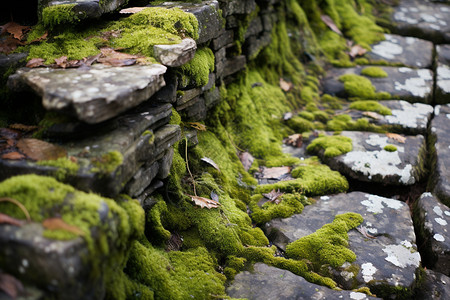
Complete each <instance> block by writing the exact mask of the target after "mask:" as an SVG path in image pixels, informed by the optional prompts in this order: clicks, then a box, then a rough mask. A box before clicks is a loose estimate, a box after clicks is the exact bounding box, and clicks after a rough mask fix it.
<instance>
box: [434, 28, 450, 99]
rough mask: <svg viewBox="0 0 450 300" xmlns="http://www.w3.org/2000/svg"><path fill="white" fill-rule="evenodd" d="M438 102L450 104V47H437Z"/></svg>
mask: <svg viewBox="0 0 450 300" xmlns="http://www.w3.org/2000/svg"><path fill="white" fill-rule="evenodd" d="M449 22H450V21H449ZM436 56H437V67H436V102H437V103H449V102H450V45H438V46H436Z"/></svg>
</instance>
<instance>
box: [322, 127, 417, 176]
mask: <svg viewBox="0 0 450 300" xmlns="http://www.w3.org/2000/svg"><path fill="white" fill-rule="evenodd" d="M341 135H343V136H347V137H349V138H351V139H352V143H353V150H352V151H350V152H348V153H345V154H343V155H339V156H336V157H329V158H327V157H324V156H323V152H320V153H319V156H321V157H322V159H323V160H324V161H325V162H326V164H328V165H329V166H330V167H331V168H332V169H334V170H337V171H339V172H341V173H342V174H344V175H346V176H349V177H352V178H354V179H357V180H359V181H364V182H378V183H382V184H386V185H413V184H414V183H416V182H418V181H419V180H420V179H421V177H422V176H423V175H424V174H423V172H424V163H425V161H424V160H425V157H423V156H424V155H425V146H426V145H425V139H424V137H423V136H422V135H416V136H406V137H405V142H404V143H402V142H399V141H398V140H396V139H394V138H390V137H388V136H387V135H385V134H378V133H370V132H353V131H343V132H342V133H341ZM387 145H393V146H395V147H396V149H397V150H396V151H394V152H390V151H387V150H385V149H384V148H385V146H387Z"/></svg>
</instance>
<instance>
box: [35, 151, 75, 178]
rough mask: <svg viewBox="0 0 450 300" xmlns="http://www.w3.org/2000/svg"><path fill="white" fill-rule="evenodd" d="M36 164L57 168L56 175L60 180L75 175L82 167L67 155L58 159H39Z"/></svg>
mask: <svg viewBox="0 0 450 300" xmlns="http://www.w3.org/2000/svg"><path fill="white" fill-rule="evenodd" d="M36 164H37V165H40V166H49V167H55V168H57V170H56V171H55V177H56V178H57V179H58V180H60V181H63V180H64V179H65V178H66V177H67V175H75V174H76V173H77V172H78V169H79V168H80V166H79V165H78V164H77V163H76V162H73V161H72V160H70V159H69V158H66V157H62V158H58V159H56V160H42V161H38V162H37V163H36Z"/></svg>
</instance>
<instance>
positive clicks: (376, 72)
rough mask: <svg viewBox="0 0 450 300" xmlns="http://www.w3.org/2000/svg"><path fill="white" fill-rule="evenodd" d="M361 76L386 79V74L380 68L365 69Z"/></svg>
mask: <svg viewBox="0 0 450 300" xmlns="http://www.w3.org/2000/svg"><path fill="white" fill-rule="evenodd" d="M361 75H365V76H368V77H374V78H383V77H388V73H386V71H385V70H383V69H382V68H380V67H366V68H364V69H362V70H361Z"/></svg>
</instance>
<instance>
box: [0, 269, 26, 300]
mask: <svg viewBox="0 0 450 300" xmlns="http://www.w3.org/2000/svg"><path fill="white" fill-rule="evenodd" d="M0 290H1V291H3V292H5V293H6V294H7V295H8V296H10V297H11V298H12V299H17V297H18V296H19V294H21V293H22V292H23V291H24V287H23V284H22V282H20V281H19V280H18V279H17V278H16V277H14V276H11V275H9V274H6V273H0Z"/></svg>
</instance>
